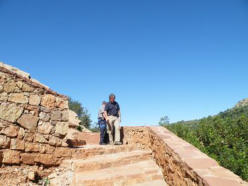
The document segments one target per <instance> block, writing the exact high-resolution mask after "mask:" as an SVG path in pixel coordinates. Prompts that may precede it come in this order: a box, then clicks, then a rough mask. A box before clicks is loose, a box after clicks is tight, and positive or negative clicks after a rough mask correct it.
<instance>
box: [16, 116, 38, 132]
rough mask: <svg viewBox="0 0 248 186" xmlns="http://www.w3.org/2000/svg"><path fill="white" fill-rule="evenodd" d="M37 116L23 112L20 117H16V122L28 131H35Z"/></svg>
mask: <svg viewBox="0 0 248 186" xmlns="http://www.w3.org/2000/svg"><path fill="white" fill-rule="evenodd" d="M38 120H39V118H38V117H36V116H33V115H31V114H23V115H22V116H21V118H20V119H18V121H17V122H18V123H19V124H20V125H21V126H22V127H24V128H26V129H29V130H30V131H35V129H36V127H37V123H38Z"/></svg>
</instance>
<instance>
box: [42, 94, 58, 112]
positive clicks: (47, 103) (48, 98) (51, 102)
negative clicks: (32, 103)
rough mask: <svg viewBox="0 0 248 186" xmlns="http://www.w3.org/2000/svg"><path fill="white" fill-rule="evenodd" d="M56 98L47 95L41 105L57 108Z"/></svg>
mask: <svg viewBox="0 0 248 186" xmlns="http://www.w3.org/2000/svg"><path fill="white" fill-rule="evenodd" d="M55 102H56V98H55V96H54V95H51V94H46V95H44V96H43V97H42V100H41V105H42V106H44V107H47V108H50V109H52V108H55Z"/></svg>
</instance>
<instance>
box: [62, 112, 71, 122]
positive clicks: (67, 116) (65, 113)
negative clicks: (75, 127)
mask: <svg viewBox="0 0 248 186" xmlns="http://www.w3.org/2000/svg"><path fill="white" fill-rule="evenodd" d="M61 114H62V116H61V120H62V121H69V111H68V110H65V111H62V112H61Z"/></svg>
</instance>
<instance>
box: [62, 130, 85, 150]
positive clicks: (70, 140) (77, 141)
mask: <svg viewBox="0 0 248 186" xmlns="http://www.w3.org/2000/svg"><path fill="white" fill-rule="evenodd" d="M65 139H66V143H67V144H68V145H69V147H78V146H82V145H86V141H85V138H83V135H82V132H79V131H77V130H75V129H69V130H68V133H67V135H66V137H65Z"/></svg>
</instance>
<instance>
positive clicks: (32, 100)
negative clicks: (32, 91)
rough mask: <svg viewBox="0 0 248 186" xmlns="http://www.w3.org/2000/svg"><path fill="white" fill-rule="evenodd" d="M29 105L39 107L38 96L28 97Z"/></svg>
mask: <svg viewBox="0 0 248 186" xmlns="http://www.w3.org/2000/svg"><path fill="white" fill-rule="evenodd" d="M29 104H30V105H39V104H40V96H38V95H30V97H29Z"/></svg>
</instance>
